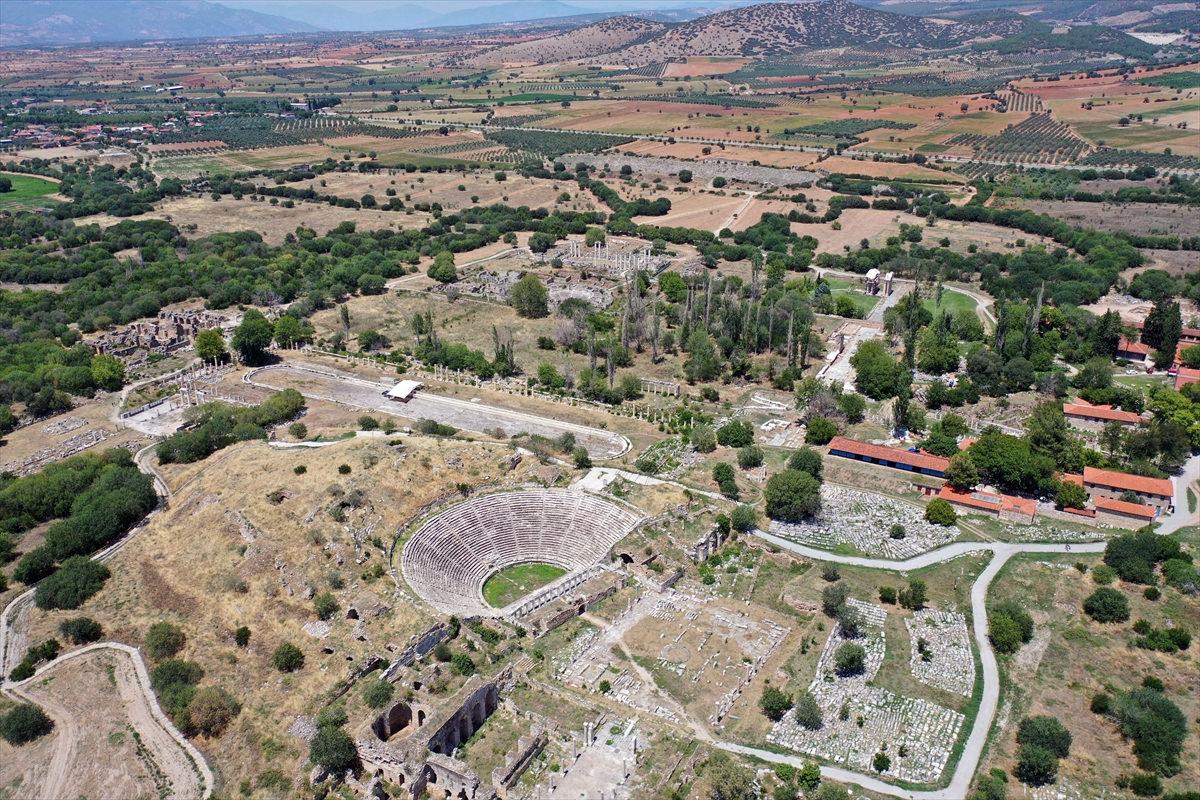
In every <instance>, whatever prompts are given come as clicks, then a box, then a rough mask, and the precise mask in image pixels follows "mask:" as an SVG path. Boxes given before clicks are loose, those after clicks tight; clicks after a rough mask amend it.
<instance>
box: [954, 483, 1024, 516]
mask: <svg viewBox="0 0 1200 800" xmlns="http://www.w3.org/2000/svg"><path fill="white" fill-rule="evenodd" d="M938 497H940V498H941V499H943V500H945V501H946V502H948V503H953V504H954V505H956V506H963V507H965V508H969V509H971V510H972V511H982V512H984V513H986V514H991V515H992V516H994V517H999V518H1000V519H1003V520H1008V521H1010V522H1021V523H1026V524H1028V523H1031V522H1033V518H1034V517H1035V516H1036V515H1037V502H1036V501H1034V500H1028V499H1026V498H1024V497H1013V496H1012V495H1008V494H993V493H992V492H979V491H963V490H961V489H955V488H954V487H953V486H950V485H949V484H947V485H945V486H943V487H942V489H941V491H940V492H938Z"/></svg>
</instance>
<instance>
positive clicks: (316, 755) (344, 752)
mask: <svg viewBox="0 0 1200 800" xmlns="http://www.w3.org/2000/svg"><path fill="white" fill-rule="evenodd" d="M308 760H309V761H311V762H313V763H314V764H316V765H317V766H319V767H321V768H322V769H324V770H325V771H327V772H330V773H332V774H334V775H341V774H342V773H344V772H345V771H346V770H348V769H351V768H353V767H354V765H355V764H357V763H358V748H357V747H355V745H354V740H353V739H352V738H350V735H349V734H347V733H346V732H345V731H343V730H341V729H340V728H335V727H333V726H332V725H326V726H323V727H319V728H317V735H316V736H314V737H313V738H312V741H311V742H310V743H309V745H308Z"/></svg>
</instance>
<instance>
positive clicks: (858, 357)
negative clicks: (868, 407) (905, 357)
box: [850, 339, 903, 400]
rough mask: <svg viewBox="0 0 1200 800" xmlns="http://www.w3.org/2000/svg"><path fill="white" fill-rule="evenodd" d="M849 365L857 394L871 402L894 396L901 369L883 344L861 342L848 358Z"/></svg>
mask: <svg viewBox="0 0 1200 800" xmlns="http://www.w3.org/2000/svg"><path fill="white" fill-rule="evenodd" d="M850 365H851V366H853V367H854V369H855V373H856V375H855V380H854V385H855V386H856V387H857V388H858V391H859V392H861V393H863V394H865V395H866V396H867V397H870V398H871V399H872V400H886V399H887V398H889V397H894V396H895V395H896V391H897V388H898V385H899V380H900V373H901V372H902V371H903V369H902V368H901V366H900V365H899V364H898V363H896V359H894V358H892V355H891V353H889V352H888V350H887V346H886V345H884V343H883V342H881V341H878V340H875V339H872V340H870V341H866V342H863V343H862V344H861V345H859V347H858V350H857V351H855V353H854V355H853V356H851V357H850Z"/></svg>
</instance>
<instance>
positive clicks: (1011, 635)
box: [988, 612, 1021, 654]
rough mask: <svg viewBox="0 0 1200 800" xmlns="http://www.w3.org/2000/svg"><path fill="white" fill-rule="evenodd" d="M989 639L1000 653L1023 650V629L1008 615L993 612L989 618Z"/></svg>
mask: <svg viewBox="0 0 1200 800" xmlns="http://www.w3.org/2000/svg"><path fill="white" fill-rule="evenodd" d="M988 639H990V640H991V642H992V647H994V648H996V651H997V652H999V653H1005V654H1009V653H1015V652H1017V650H1019V649H1021V628H1020V626H1019V625H1017V623H1016V621H1014V620H1013V618H1012V617H1010V616H1008V615H1007V614H1000V613H996V612H993V613H992V614H991V615H990V616H989V617H988Z"/></svg>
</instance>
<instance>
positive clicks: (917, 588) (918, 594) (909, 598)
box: [899, 578, 926, 611]
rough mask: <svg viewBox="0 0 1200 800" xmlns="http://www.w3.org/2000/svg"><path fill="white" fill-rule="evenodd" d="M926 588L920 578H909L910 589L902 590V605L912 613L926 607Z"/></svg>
mask: <svg viewBox="0 0 1200 800" xmlns="http://www.w3.org/2000/svg"><path fill="white" fill-rule="evenodd" d="M925 595H926V586H925V581H923V580H921V579H920V578H909V579H908V587H907V588H905V589H901V590H900V598H899V599H900V605H902V606H904V607H905V608H907V609H908V610H910V611H919V610H921V609H922V608H924V607H925Z"/></svg>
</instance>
